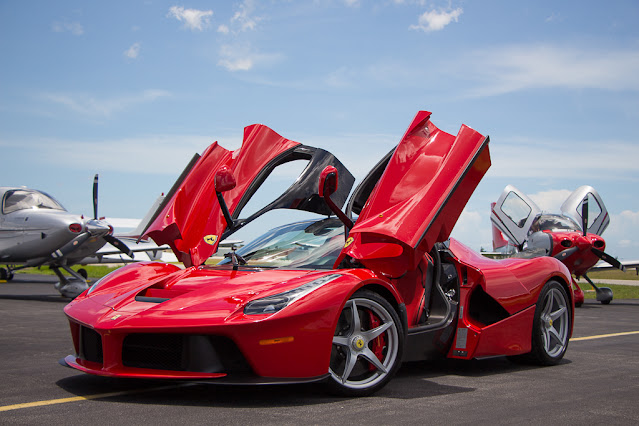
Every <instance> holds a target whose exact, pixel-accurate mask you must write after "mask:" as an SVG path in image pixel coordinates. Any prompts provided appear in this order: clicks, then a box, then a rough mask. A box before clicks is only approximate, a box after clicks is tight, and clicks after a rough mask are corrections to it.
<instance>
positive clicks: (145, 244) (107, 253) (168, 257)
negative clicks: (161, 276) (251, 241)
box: [74, 236, 244, 265]
mask: <svg viewBox="0 0 639 426" xmlns="http://www.w3.org/2000/svg"><path fill="white" fill-rule="evenodd" d="M118 239H119V240H120V241H122V242H123V243H124V244H126V245H127V247H129V248H130V249H131V251H132V252H133V253H135V254H136V255H135V257H134V258H133V259H131V258H130V257H128V256H126V255H124V254H123V253H122V252H121V251H119V250H114V249H113V247H112V246H110V245H105V246H104V247H103V248H101V249H100V250H98V251H97V252H96V253H95V254H94V255H92V256H87V257H85V258H83V259H82V260H79V261H75V262H74V263H79V264H82V265H90V264H100V263H131V262H143V261H149V260H150V261H156V260H157V261H160V262H169V263H170V262H177V259H176V258H175V256H174V255H173V253H170V252H167V251H169V250H170V249H171V247H169V246H168V245H167V244H164V245H161V246H158V245H157V244H155V243H154V242H153V240H150V239H149V240H140V241H138V239H137V237H121V236H119V237H118ZM242 245H244V241H243V240H237V239H230V238H229V239H226V240H223V241H222V242H220V244H219V247H218V249H219V250H221V251H228V250H230V249H231V248H232V247H234V246H235V247H236V248H237V247H241V246H242ZM142 253H143V254H142ZM141 254H142V255H141Z"/></svg>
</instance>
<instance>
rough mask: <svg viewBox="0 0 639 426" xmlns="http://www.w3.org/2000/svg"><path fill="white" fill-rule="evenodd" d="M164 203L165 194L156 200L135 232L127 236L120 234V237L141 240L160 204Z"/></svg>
mask: <svg viewBox="0 0 639 426" xmlns="http://www.w3.org/2000/svg"><path fill="white" fill-rule="evenodd" d="M162 201H164V194H162V195H160V196H159V197H158V198H157V199H156V200H155V202H154V203H153V205H152V206H151V208H150V209H149V211H148V212H147V213H146V215H144V218H143V219H142V220H141V221H140V223H139V224H138V226H137V227H136V228H135V229H134V230H133V231H130V232H127V233H126V234H118V236H122V237H130V238H140V237H141V236H142V232H144V230H145V229H146V227H147V226H148V224H149V222H150V221H151V219H152V218H153V216H154V214H155V211H156V210H157V209H158V207H159V206H160V204H162Z"/></svg>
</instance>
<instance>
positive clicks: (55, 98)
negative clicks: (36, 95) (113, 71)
mask: <svg viewBox="0 0 639 426" xmlns="http://www.w3.org/2000/svg"><path fill="white" fill-rule="evenodd" d="M167 96H170V93H169V92H167V91H165V90H157V89H149V90H145V91H143V92H141V93H136V94H130V95H121V96H117V97H111V98H105V99H96V98H95V97H93V96H91V95H88V94H68V93H45V94H42V95H41V97H42V98H43V99H44V100H47V101H49V102H53V103H56V104H60V105H64V106H66V107H67V108H69V109H70V110H72V111H75V112H78V113H81V114H85V115H89V116H96V117H110V116H112V115H113V114H115V113H117V112H120V111H124V110H126V109H128V108H130V107H132V106H135V105H139V104H143V103H148V102H153V101H155V100H157V99H160V98H163V97H167Z"/></svg>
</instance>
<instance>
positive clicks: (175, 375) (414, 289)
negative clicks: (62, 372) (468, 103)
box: [61, 111, 574, 396]
mask: <svg viewBox="0 0 639 426" xmlns="http://www.w3.org/2000/svg"><path fill="white" fill-rule="evenodd" d="M430 117H431V113H430V112H427V111H420V112H418V114H417V115H416V116H415V118H414V119H413V121H412V122H411V124H410V126H409V127H408V130H407V131H406V133H405V134H404V136H403V137H402V138H401V140H400V142H399V144H398V145H397V146H396V147H395V148H394V149H392V150H391V151H390V152H389V153H388V154H387V155H386V156H384V158H382V159H381V161H379V163H378V164H377V165H376V166H375V167H374V168H373V170H372V171H371V172H370V173H369V174H368V175H367V176H366V177H365V178H364V179H363V180H362V181H361V183H359V185H358V186H357V187H356V188H355V190H354V191H353V192H352V194H351V196H350V197H348V195H349V194H350V193H351V188H352V186H353V184H354V181H355V179H354V178H353V176H352V175H351V173H350V172H349V171H348V170H347V168H346V167H345V166H344V165H343V164H342V163H341V162H340V161H339V160H338V159H337V158H336V157H335V156H333V155H332V154H331V153H329V152H327V151H324V150H322V149H319V148H314V147H311V146H307V145H302V144H300V143H298V142H294V141H291V140H289V139H286V138H284V137H282V136H280V135H278V134H277V133H275V132H274V131H273V130H271V129H270V128H268V127H266V126H264V125H253V126H249V127H247V128H245V132H244V140H243V143H242V146H241V147H240V148H239V149H237V150H234V151H229V150H226V149H224V148H223V147H221V146H219V145H218V144H217V143H214V144H213V145H211V146H210V147H208V148H207V149H206V151H205V152H204V153H203V154H202V155H196V156H195V157H194V158H193V160H192V161H191V162H190V163H189V165H188V166H187V167H186V169H185V170H184V172H183V173H182V174H181V176H180V177H179V178H178V180H177V182H176V183H175V184H174V186H173V188H172V189H171V190H170V191H169V192H168V193H167V196H166V198H165V200H164V202H163V203H162V204H161V205H160V206H159V207H158V209H157V211H156V214H155V215H154V216H153V217H152V218H151V219H150V221H149V225H148V227H147V229H146V230H145V235H147V236H149V237H150V238H152V239H153V240H154V241H155V242H156V243H157V244H159V245H161V244H168V245H169V246H170V247H171V248H172V250H173V252H174V253H175V255H176V256H177V258H178V260H179V261H180V262H181V263H182V265H180V266H178V265H175V264H168V263H160V262H147V263H144V262H142V263H135V264H130V265H128V266H125V267H122V268H120V269H118V270H116V271H114V272H112V273H111V274H109V275H107V276H105V277H104V278H102V279H101V280H99V281H97V282H96V283H95V284H93V285H92V286H91V287H90V288H89V289H88V290H87V291H85V292H84V293H83V294H81V295H80V296H78V297H77V298H75V299H74V300H73V301H72V302H70V303H69V304H68V305H67V306H66V308H65V313H66V315H67V317H68V319H69V323H70V328H71V336H72V339H73V345H74V349H75V354H74V355H69V356H67V357H66V358H64V359H62V360H61V363H62V364H63V365H65V366H68V367H72V368H75V369H77V370H80V371H83V372H86V373H89V374H95V375H100V376H109V377H121V378H145V379H150V378H156V379H179V380H197V381H204V380H208V381H212V382H215V383H227V384H269V383H273V384H275V383H302V382H323V383H324V384H325V385H326V386H327V387H328V388H329V390H331V391H332V392H335V393H338V394H342V395H350V396H361V395H369V394H371V393H373V392H375V391H377V390H379V389H380V388H382V387H383V386H384V385H386V384H387V383H388V382H389V380H391V378H392V377H393V375H394V374H395V373H396V371H397V370H398V368H399V367H400V365H401V363H402V362H405V361H417V360H429V359H435V358H455V359H465V360H469V359H473V358H478V359H479V358H485V357H494V356H508V357H512V358H513V359H523V360H527V361H530V362H534V363H537V364H541V365H553V364H557V363H559V362H560V360H561V359H562V357H563V356H564V354H565V352H566V349H567V347H568V341H569V338H570V336H571V334H572V326H573V312H574V302H573V294H572V291H571V287H570V283H571V278H570V273H569V272H568V270H567V269H566V266H565V265H564V264H562V263H561V262H560V261H559V260H557V259H555V258H552V257H539V258H535V259H514V258H513V259H505V260H492V259H488V258H485V257H483V256H481V255H480V254H479V253H476V252H475V251H473V250H471V249H470V248H468V247H466V246H464V245H463V244H462V243H460V242H458V241H456V240H455V239H450V238H449V237H450V233H451V230H452V229H453V226H454V225H455V223H456V222H457V220H458V218H459V215H460V214H461V212H462V210H463V208H464V206H465V205H466V203H467V201H468V199H469V197H470V196H471V194H472V193H473V191H474V190H475V188H476V186H477V185H478V184H479V182H480V180H481V179H482V177H483V176H484V174H485V173H486V171H487V170H488V168H489V167H490V154H489V149H488V142H489V139H488V137H484V136H482V135H481V134H480V133H478V132H477V131H475V130H473V129H472V128H470V127H467V126H465V125H462V127H461V128H460V130H459V132H458V133H457V135H452V134H449V133H446V132H444V131H442V130H440V129H439V128H437V127H436V126H435V125H434V124H433V123H432V121H431V119H430ZM362 148H363V149H364V148H365V147H362ZM291 161H303V162H304V163H305V164H306V166H305V167H304V168H303V170H302V172H301V174H300V176H299V177H298V178H297V180H296V181H295V182H294V183H293V184H292V185H291V186H290V187H289V188H288V189H287V190H286V191H284V193H282V194H281V195H280V196H279V197H277V198H275V199H274V200H273V201H272V202H271V203H270V204H268V205H266V206H265V207H263V208H261V209H259V210H257V211H256V212H254V213H253V214H251V215H244V216H242V211H243V209H244V207H245V206H246V205H247V203H248V201H249V200H250V199H251V198H252V197H253V195H254V194H255V192H256V191H257V190H258V188H260V187H261V186H262V184H264V182H265V181H266V179H267V177H268V176H269V175H271V173H272V172H273V171H274V170H275V169H277V168H278V167H279V166H281V165H283V164H286V163H288V162H291ZM274 209H293V210H302V211H305V212H310V213H313V214H315V216H314V218H313V219H308V220H303V221H299V222H295V223H288V224H285V225H282V226H279V227H276V228H274V229H272V230H270V231H267V232H266V233H264V234H263V235H262V236H261V237H259V238H257V239H256V240H254V241H252V242H250V243H248V244H246V245H245V246H243V247H241V248H240V249H238V250H232V251H230V252H229V253H228V254H227V255H226V257H225V258H224V260H222V261H221V262H220V263H219V264H215V265H209V264H207V263H206V261H207V260H208V259H209V258H210V257H211V256H212V255H213V254H214V253H215V252H216V251H217V250H218V246H219V244H220V241H222V240H224V239H225V238H227V237H229V236H230V235H232V234H233V233H234V232H236V231H238V230H239V229H242V228H244V227H245V226H246V225H247V224H249V223H251V222H252V221H253V220H255V219H256V218H258V217H260V216H262V215H263V214H264V213H266V212H269V211H272V210H274ZM242 217H243V218H242ZM256 223H257V222H256Z"/></svg>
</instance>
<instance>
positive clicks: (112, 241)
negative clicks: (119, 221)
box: [103, 235, 135, 259]
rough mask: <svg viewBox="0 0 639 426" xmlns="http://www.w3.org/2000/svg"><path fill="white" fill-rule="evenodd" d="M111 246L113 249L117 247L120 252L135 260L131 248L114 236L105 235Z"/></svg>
mask: <svg viewBox="0 0 639 426" xmlns="http://www.w3.org/2000/svg"><path fill="white" fill-rule="evenodd" d="M103 238H104V239H105V240H106V241H107V242H108V243H109V244H111V245H112V246H113V247H115V248H116V249H118V250H120V251H121V252H122V253H124V254H126V255H127V256H129V257H130V258H131V259H133V258H134V257H135V255H134V254H133V251H131V249H130V248H129V247H127V245H126V244H124V243H123V242H122V241H120V240H118V239H117V238H115V237H114V236H112V235H105V236H104V237H103Z"/></svg>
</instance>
